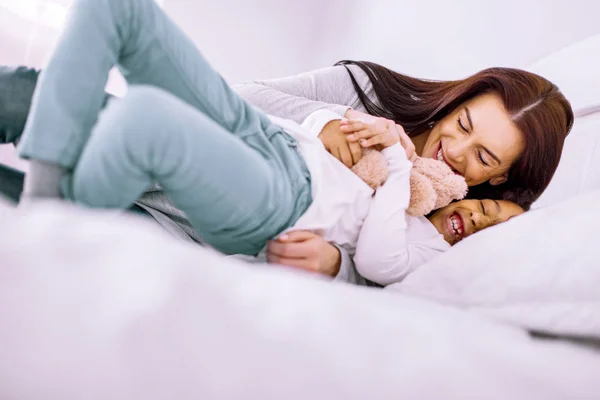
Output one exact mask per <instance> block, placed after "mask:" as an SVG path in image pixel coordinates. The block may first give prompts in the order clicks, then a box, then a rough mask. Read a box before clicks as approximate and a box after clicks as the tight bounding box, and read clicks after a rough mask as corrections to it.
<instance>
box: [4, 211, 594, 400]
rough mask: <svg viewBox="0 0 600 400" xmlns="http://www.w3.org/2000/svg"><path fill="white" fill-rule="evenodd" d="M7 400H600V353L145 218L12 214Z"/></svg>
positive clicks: (7, 242) (8, 228)
mask: <svg viewBox="0 0 600 400" xmlns="http://www.w3.org/2000/svg"><path fill="white" fill-rule="evenodd" d="M0 219H1V220H2V228H1V229H0V254H2V267H1V268H0V326H1V327H2V329H0V354H1V355H2V356H1V357H0V398H2V399H40V398H43V399H82V398H85V399H103V400H104V399H133V398H143V399H165V398H177V399H187V398H195V399H198V398H200V399H219V398H244V399H254V398H256V399H284V398H285V399H311V398H315V399H321V398H323V399H325V398H327V399H329V398H331V399H337V398H344V399H346V398H348V399H352V398H356V399H365V398H374V399H387V398H390V399H391V398H394V399H397V398H406V399H417V398H418V399H440V398H445V399H470V398H472V399H486V400H492V399H502V400H505V399H528V400H531V399H543V400H551V399H567V398H568V399H597V398H598V393H600V379H599V378H600V375H599V374H600V354H599V353H597V352H595V351H593V350H591V349H590V348H586V347H579V346H576V345H573V344H569V343H567V342H555V341H542V340H539V339H532V338H530V337H529V336H528V335H527V334H526V333H525V332H524V331H522V330H519V329H517V328H514V327H511V326H508V325H501V324H499V323H495V322H492V321H491V320H487V319H485V317H483V316H478V315H476V314H470V313H468V312H465V311H461V310H459V309H457V308H452V307H447V306H442V305H437V304H434V303H430V302H427V301H424V300H418V299H415V298H411V297H409V296H406V295H399V294H393V293H386V292H383V291H380V290H375V289H368V288H360V287H353V286H348V285H335V284H332V283H330V282H325V281H323V280H319V279H313V278H309V277H307V276H305V275H300V274H297V273H291V272H289V271H285V270H283V269H280V268H272V267H261V266H258V265H252V266H250V265H248V264H244V263H242V262H239V261H235V260H231V259H226V258H223V257H221V256H218V255H215V254H213V253H211V252H209V251H207V250H203V249H200V248H198V247H195V246H192V245H188V244H186V243H179V242H176V241H173V240H171V239H170V238H169V237H168V236H166V235H165V234H163V233H162V232H160V231H158V230H157V229H156V228H155V227H154V226H153V225H151V224H148V223H146V222H145V221H139V220H137V219H133V218H115V217H113V216H111V215H107V214H94V213H91V212H89V211H87V212H85V211H81V210H72V209H63V208H62V207H58V208H57V207H55V206H52V205H49V204H48V205H45V206H43V207H41V208H39V209H37V210H32V211H31V212H29V213H27V214H22V213H17V212H15V211H14V210H7V209H1V208H0Z"/></svg>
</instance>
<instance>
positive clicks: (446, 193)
mask: <svg viewBox="0 0 600 400" xmlns="http://www.w3.org/2000/svg"><path fill="white" fill-rule="evenodd" d="M436 190H437V195H438V197H437V200H436V203H435V208H436V209H438V208H441V207H445V206H447V205H448V204H450V203H451V202H452V201H453V200H461V199H463V198H464V197H465V196H466V195H467V190H468V187H467V182H466V181H465V179H464V178H463V177H462V176H458V175H453V176H449V177H447V178H446V179H444V180H443V181H441V182H440V183H439V184H438V185H437V186H436Z"/></svg>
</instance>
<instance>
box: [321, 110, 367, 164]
mask: <svg viewBox="0 0 600 400" xmlns="http://www.w3.org/2000/svg"><path fill="white" fill-rule="evenodd" d="M319 139H321V142H323V145H324V146H325V149H326V150H327V151H328V152H329V153H331V155H332V156H334V157H335V158H337V159H338V160H340V161H341V162H342V163H344V165H346V167H348V168H352V166H354V164H356V163H357V162H358V160H360V158H361V157H362V147H361V146H360V144H358V143H354V142H349V141H348V139H346V134H345V133H344V132H342V131H341V129H340V120H333V121H329V123H328V124H327V125H325V126H324V127H323V130H322V131H321V133H319Z"/></svg>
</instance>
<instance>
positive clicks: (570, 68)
mask: <svg viewBox="0 0 600 400" xmlns="http://www.w3.org/2000/svg"><path fill="white" fill-rule="evenodd" d="M527 69H528V70H529V71H531V72H534V73H537V74H539V75H542V76H544V77H545V78H547V79H550V80H551V81H552V82H554V83H555V84H557V85H558V87H559V88H560V90H561V91H562V92H563V93H564V94H565V96H566V97H567V99H569V101H570V102H571V105H572V106H573V110H574V111H575V114H576V115H577V116H581V115H584V114H586V113H588V112H589V111H591V110H593V109H597V108H599V106H600V35H595V36H592V37H589V38H587V39H584V40H582V41H580V42H577V43H575V44H572V45H570V46H568V47H565V48H563V49H561V50H559V51H557V52H555V53H552V54H550V55H549V56H547V57H545V58H543V59H541V60H539V61H538V62H536V63H535V64H533V65H531V66H530V67H529V68H527Z"/></svg>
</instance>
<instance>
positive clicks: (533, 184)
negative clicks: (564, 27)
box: [336, 60, 573, 209]
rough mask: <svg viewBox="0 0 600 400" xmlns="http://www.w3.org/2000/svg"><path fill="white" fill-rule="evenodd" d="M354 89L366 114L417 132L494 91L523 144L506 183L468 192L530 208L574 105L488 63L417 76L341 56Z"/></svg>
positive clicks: (538, 81)
mask: <svg viewBox="0 0 600 400" xmlns="http://www.w3.org/2000/svg"><path fill="white" fill-rule="evenodd" d="M336 65H343V66H344V67H345V68H346V70H347V71H348V73H349V74H350V78H351V79H352V83H353V85H354V89H355V90H356V93H357V94H358V97H359V99H360V101H361V102H362V103H363V105H364V107H365V109H366V111H367V112H368V113H369V114H372V115H376V116H379V117H384V118H388V119H391V120H394V121H396V123H398V124H400V125H402V127H403V128H404V129H405V131H406V132H407V133H408V134H409V136H416V135H419V134H421V133H423V132H424V131H426V130H427V129H429V126H430V123H432V122H435V121H439V120H440V119H442V118H443V117H444V116H446V115H447V114H449V113H451V112H452V111H453V110H454V109H455V108H456V107H458V106H459V105H460V104H462V103H464V102H465V101H467V100H469V99H471V98H473V97H475V96H478V95H481V94H484V93H489V92H493V93H496V94H498V95H499V96H500V97H501V98H502V101H503V103H504V107H505V109H506V111H507V112H508V113H509V114H510V115H511V117H512V120H513V122H514V123H515V125H516V126H517V128H518V129H519V131H520V132H521V133H522V135H523V139H524V141H525V149H524V150H523V153H522V154H521V155H520V157H519V158H518V159H517V160H516V161H515V163H514V164H513V165H512V167H511V168H510V170H509V173H508V179H507V181H506V182H505V183H503V184H501V185H498V186H492V185H490V184H489V183H487V182H486V183H483V184H481V185H477V186H474V187H471V188H469V193H468V194H467V198H475V199H482V198H490V199H498V200H500V199H502V200H509V201H513V202H515V203H517V204H519V205H520V206H521V207H523V208H524V209H528V208H529V207H530V205H531V203H533V201H534V200H535V199H537V198H538V197H539V195H540V194H541V193H542V192H543V191H544V189H546V187H547V186H548V184H549V183H550V180H551V179H552V176H553V175H554V172H555V171H556V168H557V167H558V162H559V161H560V156H561V153H562V149H563V144H564V141H565V138H566V136H567V134H568V133H569V131H570V130H571V127H572V125H573V110H572V109H571V105H570V103H569V101H568V100H567V99H566V98H565V97H564V96H563V94H562V93H561V92H560V90H559V89H558V87H557V86H556V85H554V84H553V83H552V82H550V81H548V80H547V79H545V78H543V77H541V76H539V75H536V74H533V73H531V72H527V71H523V70H519V69H514V68H489V69H485V70H483V71H480V72H478V73H476V74H474V75H472V76H470V77H468V78H466V79H461V80H453V81H434V80H424V79H417V78H413V77H410V76H407V75H403V74H400V73H398V72H395V71H392V70H390V69H388V68H385V67H383V66H381V65H378V64H375V63H371V62H366V61H349V60H344V61H340V62H338V63H337V64H336ZM348 65H356V66H357V67H360V68H361V69H362V70H363V71H364V72H365V74H366V75H367V77H368V78H369V80H370V81H371V83H372V85H373V90H374V92H375V95H376V100H375V101H373V100H372V99H370V98H369V97H368V96H367V95H366V94H365V92H364V90H363V88H361V87H360V85H359V84H358V82H357V80H356V78H355V77H354V74H353V73H352V71H351V70H350V68H348Z"/></svg>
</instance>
